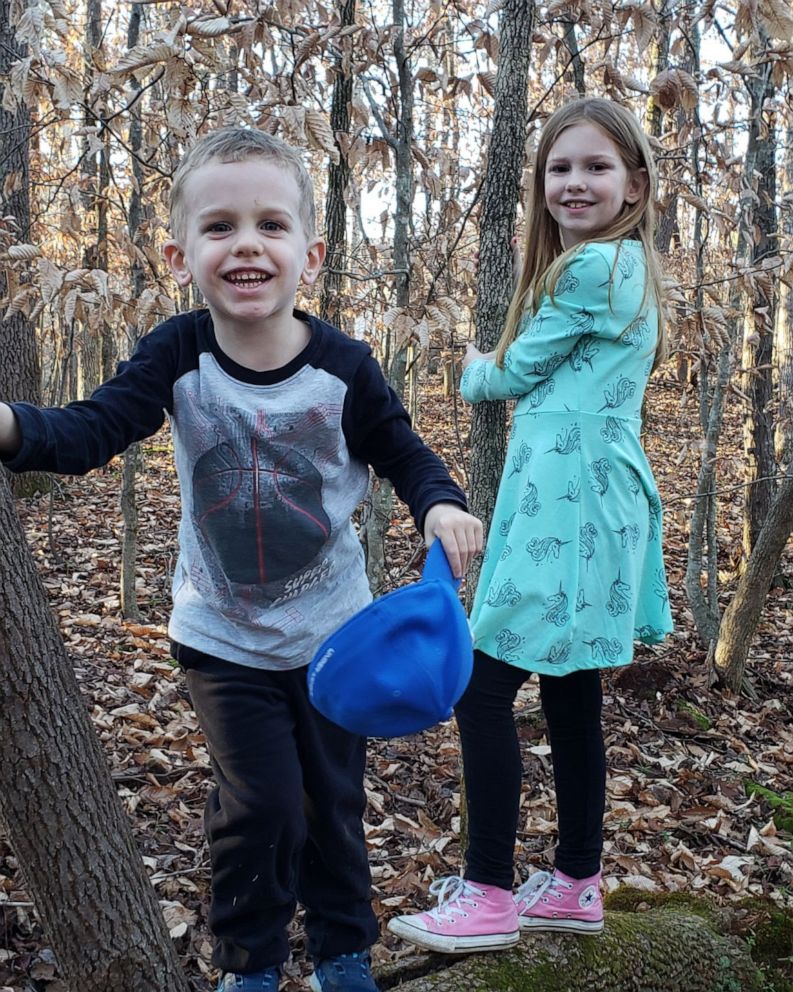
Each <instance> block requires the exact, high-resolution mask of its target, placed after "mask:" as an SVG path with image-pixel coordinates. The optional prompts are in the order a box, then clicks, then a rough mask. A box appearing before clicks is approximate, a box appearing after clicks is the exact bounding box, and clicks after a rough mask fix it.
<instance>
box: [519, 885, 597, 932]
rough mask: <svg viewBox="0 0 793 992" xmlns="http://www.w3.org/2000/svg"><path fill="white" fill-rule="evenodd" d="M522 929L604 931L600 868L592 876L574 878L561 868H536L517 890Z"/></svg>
mask: <svg viewBox="0 0 793 992" xmlns="http://www.w3.org/2000/svg"><path fill="white" fill-rule="evenodd" d="M515 906H516V908H517V910H518V919H519V920H520V928H521V930H565V931H567V930H572V931H574V932H576V933H600V931H601V930H602V929H603V899H602V897H601V895H600V872H598V873H597V875H592V877H591V878H570V877H569V875H565V874H564V873H563V872H561V871H559V870H558V869H557V870H556V871H554V873H553V874H552V875H550V874H549V873H548V872H547V871H536V872H535V873H534V874H533V875H531V876H530V878H529V880H528V881H527V882H524V884H523V885H521V887H520V888H519V889H518V891H517V893H516V894H515Z"/></svg>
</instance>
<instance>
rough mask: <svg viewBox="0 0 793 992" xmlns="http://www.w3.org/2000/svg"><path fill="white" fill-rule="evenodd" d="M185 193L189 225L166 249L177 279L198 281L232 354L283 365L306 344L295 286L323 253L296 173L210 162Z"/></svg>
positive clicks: (264, 164)
mask: <svg viewBox="0 0 793 992" xmlns="http://www.w3.org/2000/svg"><path fill="white" fill-rule="evenodd" d="M184 194H185V201H186V203H187V205H188V210H187V212H186V220H185V224H184V230H183V231H181V232H179V239H178V240H174V241H170V242H168V244H167V245H166V246H165V257H166V259H167V261H168V264H169V265H170V267H171V271H172V272H173V274H174V276H175V277H176V279H177V282H179V284H180V285H181V286H187V285H188V284H189V283H190V282H191V281H192V280H193V279H194V280H195V281H196V284H197V285H198V288H199V289H200V290H201V293H202V294H203V296H204V299H205V300H206V303H207V306H208V307H209V310H210V312H211V314H212V320H213V323H214V327H215V335H216V337H217V340H218V343H219V344H220V345H221V347H222V348H223V349H224V350H225V351H227V352H228V353H229V354H230V355H231V357H233V358H235V359H236V360H237V361H240V358H241V357H242V358H244V360H243V361H241V362H240V363H241V364H250V363H251V362H253V363H256V364H261V362H262V361H263V362H264V363H265V364H267V365H269V366H270V367H274V366H272V365H271V364H270V363H271V362H272V361H276V362H277V363H278V364H286V362H288V361H290V360H291V358H293V357H294V356H295V355H296V354H297V353H299V352H300V351H301V350H302V348H303V347H304V346H305V344H306V342H307V328H306V325H305V324H303V323H302V322H300V321H296V320H295V318H294V317H293V315H292V309H293V307H294V302H295V293H296V291H297V287H298V285H299V284H300V283H301V282H303V283H306V284H310V283H313V282H314V281H315V280H316V278H317V276H318V274H319V271H320V268H321V266H322V262H323V261H324V258H325V246H324V242H323V241H322V239H321V238H316V237H313V236H310V235H309V234H308V233H307V232H306V231H305V229H304V226H303V221H302V217H301V211H300V193H299V190H298V186H297V183H296V181H295V179H294V177H293V176H292V174H291V173H290V172H289V170H288V169H287V168H283V167H282V166H281V165H280V164H278V163H276V162H273V161H271V160H269V159H264V158H248V159H245V160H243V161H242V162H218V161H210V162H207V163H206V164H205V165H202V166H200V167H199V168H197V169H196V170H195V172H193V173H191V174H190V175H189V176H188V177H187V180H186V183H185V189H184ZM252 332H256V333H255V338H252ZM240 346H241V347H242V352H243V354H242V356H241V353H240ZM257 355H258V357H257ZM246 356H247V357H246Z"/></svg>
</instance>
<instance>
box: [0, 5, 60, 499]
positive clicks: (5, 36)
mask: <svg viewBox="0 0 793 992" xmlns="http://www.w3.org/2000/svg"><path fill="white" fill-rule="evenodd" d="M26 54H27V53H26V50H25V49H24V47H23V46H21V45H20V44H19V43H18V42H17V40H16V36H15V33H14V25H13V23H12V20H11V4H10V2H9V0H0V163H2V173H1V174H2V177H3V183H4V187H5V190H6V191H7V192H6V193H5V196H4V197H3V201H2V208H3V209H2V214H4V215H8V216H13V217H14V218H15V220H16V224H17V231H18V233H17V237H18V239H19V241H20V242H22V243H26V242H30V240H31V231H30V175H29V173H30V169H29V147H30V129H31V122H30V111H29V110H28V108H27V107H26V106H25V104H24V103H21V102H18V103H14V102H13V100H12V99H10V98H9V99H8V100H6V97H7V94H6V93H5V92H4V85H3V79H5V78H7V76H8V73H9V71H10V69H11V64H12V63H13V62H15V61H16V60H17V59H22V58H24V57H25V55H26ZM9 107H12V108H13V109H9ZM14 180H16V181H14ZM9 290H10V291H11V292H10V295H11V296H12V297H13V296H14V295H15V294H14V287H13V286H10V285H9V278H8V273H7V272H6V271H5V269H4V267H2V266H0V298H2V297H4V296H6V295H7V294H9ZM0 400H2V401H4V402H5V401H8V402H15V401H20V402H26V403H35V404H39V403H41V379H40V370H39V358H38V350H37V346H36V334H35V329H34V327H33V325H32V324H31V322H30V321H29V320H28V319H27V317H25V315H24V314H23V313H21V312H19V311H17V312H16V313H12V314H9V315H8V316H4V315H3V314H2V313H1V312H0ZM12 486H13V489H14V493H15V494H16V495H17V496H23V495H30V494H32V493H33V492H35V491H36V490H37V489H38V490H42V489H48V488H49V483H48V477H47V476H46V475H44V474H42V473H34V474H30V475H27V476H20V477H18V478H15V479H14V481H13V482H12Z"/></svg>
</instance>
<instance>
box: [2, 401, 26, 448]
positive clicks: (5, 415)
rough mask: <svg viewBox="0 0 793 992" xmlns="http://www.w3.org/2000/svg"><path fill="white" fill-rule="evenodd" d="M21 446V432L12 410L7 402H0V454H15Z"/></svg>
mask: <svg viewBox="0 0 793 992" xmlns="http://www.w3.org/2000/svg"><path fill="white" fill-rule="evenodd" d="M21 447H22V434H21V433H20V430H19V424H17V418H16V417H15V416H14V411H13V410H12V409H11V407H10V406H9V405H8V404H7V403H0V454H2V455H15V454H16V453H17V452H18V451H19V449H20V448H21Z"/></svg>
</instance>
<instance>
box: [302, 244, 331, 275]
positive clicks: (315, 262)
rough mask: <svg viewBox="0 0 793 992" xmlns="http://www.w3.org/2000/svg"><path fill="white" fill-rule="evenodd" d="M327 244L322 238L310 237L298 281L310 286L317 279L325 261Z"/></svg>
mask: <svg viewBox="0 0 793 992" xmlns="http://www.w3.org/2000/svg"><path fill="white" fill-rule="evenodd" d="M327 250H328V249H327V246H326V244H325V239H324V238H312V239H311V241H309V243H308V248H307V249H306V264H305V265H304V266H303V271H302V272H301V274H300V281H301V282H303V283H305V284H306V286H311V285H313V283H315V282H316V281H317V276H318V275H319V273H320V272H321V270H322V266H323V264H324V262H325V254H326V253H327Z"/></svg>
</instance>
